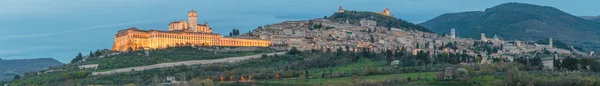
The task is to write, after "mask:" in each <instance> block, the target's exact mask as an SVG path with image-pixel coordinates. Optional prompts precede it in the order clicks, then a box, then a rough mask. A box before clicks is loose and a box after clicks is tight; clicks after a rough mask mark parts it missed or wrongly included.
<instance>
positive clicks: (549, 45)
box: [548, 37, 553, 48]
mask: <svg viewBox="0 0 600 86" xmlns="http://www.w3.org/2000/svg"><path fill="white" fill-rule="evenodd" d="M548 43H549V44H548V47H550V48H552V47H553V46H552V37H550V39H549V40H548Z"/></svg>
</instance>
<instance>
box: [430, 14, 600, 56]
mask: <svg viewBox="0 0 600 86" xmlns="http://www.w3.org/2000/svg"><path fill="white" fill-rule="evenodd" d="M420 25H422V26H425V27H427V28H430V30H432V31H433V32H436V33H443V34H448V33H449V32H450V28H456V33H457V36H459V37H470V38H477V39H479V38H480V34H481V33H486V34H488V35H487V36H488V37H492V36H493V35H494V34H497V35H498V36H499V37H500V38H501V39H507V40H513V39H517V40H528V41H537V40H543V39H548V38H549V37H552V38H553V39H555V40H563V42H565V43H567V44H570V45H575V46H576V47H583V48H584V50H598V49H600V47H597V45H599V44H598V43H600V41H597V40H598V39H600V23H598V22H594V21H589V20H585V19H583V18H580V17H576V16H573V15H571V14H568V13H565V12H563V11H561V10H559V9H556V8H553V7H548V6H538V5H532V4H524V3H505V4H501V5H498V6H495V7H492V8H488V9H486V10H485V11H471V12H460V13H447V14H443V15H440V16H438V17H436V18H434V19H431V20H429V21H426V22H423V23H421V24H420Z"/></svg>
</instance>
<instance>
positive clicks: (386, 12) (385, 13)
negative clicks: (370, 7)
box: [338, 6, 393, 17]
mask: <svg viewBox="0 0 600 86" xmlns="http://www.w3.org/2000/svg"><path fill="white" fill-rule="evenodd" d="M343 12H346V11H345V10H344V8H342V6H340V8H339V9H338V13H343ZM377 14H381V15H384V16H392V15H391V14H390V8H385V9H384V10H383V12H377ZM392 17H393V16H392Z"/></svg>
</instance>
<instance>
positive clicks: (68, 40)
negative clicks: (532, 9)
mask: <svg viewBox="0 0 600 86" xmlns="http://www.w3.org/2000/svg"><path fill="white" fill-rule="evenodd" d="M507 2H522V3H530V4H537V5H544V6H552V7H556V8H558V9H561V10H563V11H565V12H567V13H571V14H573V15H576V16H597V15H600V10H597V8H600V5H598V4H597V3H600V1H598V0H0V58H2V59H30V58H55V59H57V60H59V61H61V62H63V63H67V62H69V61H70V60H71V59H72V58H73V57H74V56H75V55H76V54H77V53H78V52H82V53H83V54H84V55H85V54H88V53H89V51H95V50H97V49H110V48H111V47H112V43H113V35H114V34H115V33H116V32H117V31H118V30H121V29H125V28H128V27H138V28H140V29H157V30H167V29H168V28H167V27H168V23H169V22H172V21H179V20H185V19H186V16H187V15H186V13H187V11H189V10H192V9H193V10H196V11H198V20H199V22H203V21H207V22H208V23H209V24H210V25H211V27H213V30H214V32H216V33H223V34H225V33H228V32H229V31H231V29H233V28H237V29H241V30H242V31H243V32H245V31H248V30H251V29H254V28H256V27H257V26H263V25H267V24H273V23H278V22H282V21H287V20H306V19H314V18H320V17H323V16H328V15H331V14H333V12H335V11H337V9H338V6H340V5H341V6H343V7H344V8H345V9H349V10H360V11H382V10H383V9H384V8H386V7H387V8H390V11H391V13H392V14H393V15H395V16H396V17H398V18H401V19H404V20H408V21H411V22H416V23H420V22H424V21H426V20H429V19H431V18H434V17H436V16H438V15H441V14H443V13H452V12H464V11H481V10H484V9H485V8H490V7H493V6H495V5H499V4H502V3H507Z"/></svg>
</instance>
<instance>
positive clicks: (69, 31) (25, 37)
mask: <svg viewBox="0 0 600 86" xmlns="http://www.w3.org/2000/svg"><path fill="white" fill-rule="evenodd" d="M151 22H156V21H135V22H128V23H118V24H109V25H96V26H89V27H83V28H77V29H71V30H64V31H57V32H52V33H41V34H23V35H8V36H4V37H0V40H8V39H27V38H36V37H45V36H54V35H60V34H67V33H73V32H79V31H85V30H92V29H101V28H110V27H118V26H126V25H134V24H144V23H151Z"/></svg>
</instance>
